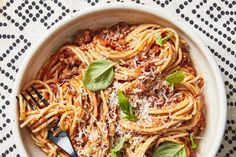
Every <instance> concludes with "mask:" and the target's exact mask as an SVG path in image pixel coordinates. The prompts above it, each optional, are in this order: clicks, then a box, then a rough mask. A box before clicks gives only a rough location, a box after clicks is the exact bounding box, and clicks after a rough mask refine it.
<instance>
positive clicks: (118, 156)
mask: <svg viewBox="0 0 236 157" xmlns="http://www.w3.org/2000/svg"><path fill="white" fill-rule="evenodd" d="M111 156H112V157H122V154H121V152H111Z"/></svg>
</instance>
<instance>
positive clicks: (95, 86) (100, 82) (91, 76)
mask: <svg viewBox="0 0 236 157" xmlns="http://www.w3.org/2000/svg"><path fill="white" fill-rule="evenodd" d="M115 64H116V63H113V62H111V61H106V60H105V59H99V60H95V61H93V62H91V63H90V64H89V65H88V67H87V69H86V71H85V74H84V77H83V84H84V85H85V87H87V88H88V89H90V90H92V91H98V90H101V89H105V88H107V87H108V86H110V85H111V83H112V81H113V79H114V70H113V66H114V65H115Z"/></svg>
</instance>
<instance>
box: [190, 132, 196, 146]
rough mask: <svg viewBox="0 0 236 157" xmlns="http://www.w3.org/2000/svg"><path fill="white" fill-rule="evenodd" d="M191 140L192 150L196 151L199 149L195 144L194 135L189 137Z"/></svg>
mask: <svg viewBox="0 0 236 157" xmlns="http://www.w3.org/2000/svg"><path fill="white" fill-rule="evenodd" d="M189 139H190V141H191V148H192V149H196V148H197V144H196V143H195V139H194V134H193V133H191V134H190V135H189Z"/></svg>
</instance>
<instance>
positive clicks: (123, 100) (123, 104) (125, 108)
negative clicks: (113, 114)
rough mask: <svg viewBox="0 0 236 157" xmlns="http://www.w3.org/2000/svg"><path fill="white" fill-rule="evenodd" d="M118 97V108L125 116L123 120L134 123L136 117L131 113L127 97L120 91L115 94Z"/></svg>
mask: <svg viewBox="0 0 236 157" xmlns="http://www.w3.org/2000/svg"><path fill="white" fill-rule="evenodd" d="M117 96H118V103H119V106H120V109H121V110H122V112H123V113H124V114H126V116H125V119H127V120H130V121H135V120H136V117H135V115H134V112H133V108H132V106H131V104H130V103H129V101H128V99H127V97H126V96H125V95H124V93H123V92H122V91H121V90H118V92H117Z"/></svg>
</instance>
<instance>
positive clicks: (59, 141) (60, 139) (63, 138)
mask: <svg viewBox="0 0 236 157" xmlns="http://www.w3.org/2000/svg"><path fill="white" fill-rule="evenodd" d="M30 87H31V89H32V91H34V93H35V94H36V95H37V96H38V98H39V99H40V101H42V102H43V104H44V106H41V105H40V103H39V102H38V101H37V100H36V99H35V98H34V96H33V95H32V94H31V93H30V91H29V90H28V89H26V93H27V94H28V95H29V96H30V98H31V99H32V100H33V102H34V103H35V104H36V105H37V106H38V107H39V108H40V109H42V108H43V107H46V106H48V105H49V103H48V102H47V100H46V99H45V98H44V97H43V96H42V95H41V94H40V92H39V91H37V90H36V89H35V88H34V87H33V86H32V85H31V86H30ZM20 94H21V96H22V97H23V99H24V100H25V101H26V102H27V103H28V104H29V105H30V107H31V108H32V109H33V110H35V107H34V106H33V104H32V103H31V102H30V100H28V99H27V98H26V96H25V95H24V94H23V93H20ZM16 99H17V101H18V102H19V97H18V96H16ZM58 123H59V120H58V122H57V123H55V124H54V126H52V127H51V128H52V129H51V130H50V129H49V130H48V139H49V140H50V141H52V142H53V143H54V144H55V145H57V146H58V147H59V148H61V149H62V150H63V151H64V152H65V153H66V154H68V155H69V156H70V157H78V155H77V153H76V151H75V149H74V147H73V146H72V144H71V139H70V137H69V135H68V133H67V132H66V131H60V132H59V134H58V135H57V136H54V135H53V134H54V132H53V131H55V130H56V129H57V128H58Z"/></svg>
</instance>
